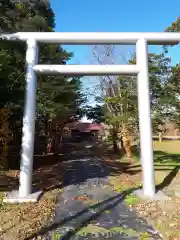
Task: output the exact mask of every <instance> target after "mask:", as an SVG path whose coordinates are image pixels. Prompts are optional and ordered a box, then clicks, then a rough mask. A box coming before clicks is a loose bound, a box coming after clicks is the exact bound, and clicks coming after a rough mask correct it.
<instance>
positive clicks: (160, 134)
mask: <svg viewBox="0 0 180 240" xmlns="http://www.w3.org/2000/svg"><path fill="white" fill-rule="evenodd" d="M159 142H162V132H160V133H159Z"/></svg>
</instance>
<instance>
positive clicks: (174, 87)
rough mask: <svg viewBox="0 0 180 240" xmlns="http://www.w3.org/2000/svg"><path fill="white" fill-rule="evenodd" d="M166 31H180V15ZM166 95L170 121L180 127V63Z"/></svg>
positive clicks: (170, 78)
mask: <svg viewBox="0 0 180 240" xmlns="http://www.w3.org/2000/svg"><path fill="white" fill-rule="evenodd" d="M165 32H180V17H178V18H177V19H176V21H174V22H172V24H171V25H170V26H169V27H168V28H166V29H165ZM164 50H165V52H166V53H167V52H168V46H164ZM164 95H167V96H168V100H167V101H166V102H167V108H166V112H167V118H168V120H169V121H170V122H172V123H175V124H176V125H177V127H178V128H179V127H180V64H179V63H178V64H177V65H176V66H173V67H172V72H171V75H170V76H169V78H168V82H167V84H166V87H165V89H164Z"/></svg>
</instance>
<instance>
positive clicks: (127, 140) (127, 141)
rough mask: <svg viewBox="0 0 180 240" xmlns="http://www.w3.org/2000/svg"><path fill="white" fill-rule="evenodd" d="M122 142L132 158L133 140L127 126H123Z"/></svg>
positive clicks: (128, 155)
mask: <svg viewBox="0 0 180 240" xmlns="http://www.w3.org/2000/svg"><path fill="white" fill-rule="evenodd" d="M122 144H123V148H124V150H125V153H126V156H127V157H128V158H130V159H131V158H132V149H131V140H130V136H129V131H128V130H127V128H126V126H123V128H122ZM130 162H131V161H130Z"/></svg>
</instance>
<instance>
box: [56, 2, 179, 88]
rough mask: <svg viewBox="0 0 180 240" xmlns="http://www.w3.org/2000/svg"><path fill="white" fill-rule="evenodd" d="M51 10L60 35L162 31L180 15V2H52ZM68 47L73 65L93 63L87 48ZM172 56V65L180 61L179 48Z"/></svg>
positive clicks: (155, 49) (159, 48)
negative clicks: (66, 33)
mask: <svg viewBox="0 0 180 240" xmlns="http://www.w3.org/2000/svg"><path fill="white" fill-rule="evenodd" d="M51 7H52V8H53V10H54V12H55V15H56V31H57V32H88V31H89V32H102V31H103V32H162V31H164V29H165V28H166V27H168V26H169V25H170V24H171V23H172V22H173V21H175V19H176V18H177V17H178V16H180V11H179V9H180V0H171V1H169V0H164V1H163V0H158V1H157V0H151V1H145V0H136V1H133V0H125V1H123V0H122V1H121V0H111V1H108V0H104V1H103V0H91V1H88V0H86V1H83V0H51ZM65 48H66V49H67V50H69V51H72V52H74V58H73V59H72V60H71V61H70V63H76V64H88V63H90V58H91V50H90V48H89V47H88V46H65ZM161 49H162V48H161V47H150V48H149V50H150V51H157V52H158V51H161ZM169 56H170V57H171V58H172V63H173V64H175V63H177V62H178V61H180V47H179V46H177V47H173V48H172V49H170V52H169ZM85 82H86V81H85ZM85 85H86V86H88V83H87V82H86V84H85Z"/></svg>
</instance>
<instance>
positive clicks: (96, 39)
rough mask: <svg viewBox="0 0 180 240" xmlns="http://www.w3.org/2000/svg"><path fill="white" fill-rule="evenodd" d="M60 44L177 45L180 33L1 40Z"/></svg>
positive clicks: (1, 36)
mask: <svg viewBox="0 0 180 240" xmlns="http://www.w3.org/2000/svg"><path fill="white" fill-rule="evenodd" d="M29 38H34V39H35V40H36V41H37V42H44V43H45V42H46V43H59V44H79V45H80V44H81V45H83V44H88V45H89V44H101V45H102V44H129V45H132V44H133V45H134V44H136V43H137V41H138V40H139V39H142V38H143V39H145V40H146V41H147V43H148V44H149V45H166V44H167V45H168V44H169V45H175V44H178V43H179V41H180V33H169V32H18V33H14V34H0V39H4V40H9V41H12V40H21V41H27V39H29Z"/></svg>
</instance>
